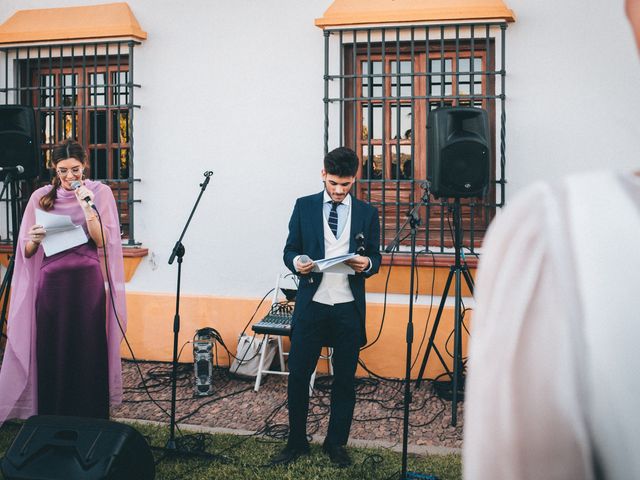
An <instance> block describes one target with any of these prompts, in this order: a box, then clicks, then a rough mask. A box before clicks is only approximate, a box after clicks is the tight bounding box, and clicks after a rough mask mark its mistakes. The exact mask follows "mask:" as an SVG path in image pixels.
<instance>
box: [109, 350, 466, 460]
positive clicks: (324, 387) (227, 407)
mask: <svg viewBox="0 0 640 480" xmlns="http://www.w3.org/2000/svg"><path fill="white" fill-rule="evenodd" d="M138 365H139V367H140V370H141V372H142V375H143V376H144V378H145V383H146V384H147V389H148V391H149V394H150V395H151V396H152V397H153V399H154V400H155V401H156V402H157V404H158V405H159V406H161V407H162V408H164V410H165V412H163V411H162V410H161V408H160V407H159V406H157V405H156V404H154V403H152V402H151V401H150V400H149V395H148V394H147V393H146V392H145V391H144V389H143V388H142V387H141V377H140V374H139V373H138V370H137V368H136V365H135V364H134V363H133V362H129V361H124V362H123V382H124V401H123V403H122V405H120V406H118V407H113V408H112V410H111V415H112V418H113V419H116V420H117V419H125V418H126V419H141V420H151V421H156V422H160V423H166V424H169V410H170V406H171V402H170V400H171V387H170V378H171V364H170V363H155V362H153V363H152V362H141V363H139V364H138ZM178 377H179V378H178V382H177V385H178V387H177V390H176V398H177V402H176V420H177V421H178V422H179V423H185V424H190V425H202V426H205V427H211V428H230V429H234V430H246V431H252V432H260V433H266V434H269V435H272V436H276V437H279V438H284V436H285V435H286V425H287V408H286V398H287V379H286V377H285V376H280V375H266V376H265V377H263V381H262V385H261V386H260V389H259V391H258V392H255V391H254V390H253V385H254V381H253V380H247V379H240V378H231V377H230V376H229V373H228V370H225V369H221V368H220V369H218V368H216V369H214V378H213V382H212V383H213V386H214V388H213V394H212V395H211V396H206V397H195V396H194V387H193V385H194V380H193V368H192V365H190V364H181V365H180V368H179V375H178ZM330 381H331V379H330V377H324V376H319V377H318V378H317V379H316V384H315V390H314V394H313V396H312V397H311V402H310V412H309V426H308V433H309V434H311V435H314V436H316V438H317V437H318V436H319V437H320V438H322V437H323V436H324V434H325V432H326V429H327V424H328V413H329V393H328V386H329V384H330ZM412 393H413V401H412V403H411V408H410V414H409V425H410V426H409V445H414V446H426V447H445V448H446V449H450V448H454V449H459V448H461V447H462V423H463V415H464V408H463V403H462V402H460V403H459V404H458V422H457V426H456V427H452V426H451V425H450V424H451V402H450V401H448V400H442V399H441V398H439V397H438V396H436V395H434V394H433V389H432V387H431V384H429V383H428V382H425V383H423V385H422V386H421V388H420V389H417V390H416V389H413V391H412ZM403 397H404V388H403V386H402V383H401V382H399V381H393V380H375V379H372V378H367V379H360V380H359V381H358V387H357V402H356V408H355V412H354V422H353V425H352V427H351V436H350V438H351V439H353V440H362V441H373V442H377V443H378V444H380V445H385V446H389V448H393V447H398V446H402V433H403V418H404V412H403Z"/></svg>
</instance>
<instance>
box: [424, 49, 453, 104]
mask: <svg viewBox="0 0 640 480" xmlns="http://www.w3.org/2000/svg"><path fill="white" fill-rule="evenodd" d="M452 71H453V62H452V61H451V59H450V58H436V59H433V60H429V72H430V73H431V74H432V75H429V80H430V81H429V92H430V94H431V95H433V96H443V95H447V96H448V95H453V76H452V75H445V73H450V72H452Z"/></svg>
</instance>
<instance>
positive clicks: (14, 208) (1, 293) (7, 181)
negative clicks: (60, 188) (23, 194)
mask: <svg viewBox="0 0 640 480" xmlns="http://www.w3.org/2000/svg"><path fill="white" fill-rule="evenodd" d="M18 181H19V179H18V177H17V176H14V174H13V173H12V172H9V173H7V175H6V177H5V178H4V181H3V183H4V187H3V188H2V192H1V193H0V198H2V196H3V195H4V192H5V190H7V189H8V195H9V203H10V205H11V238H12V243H13V254H11V255H10V256H9V264H8V265H7V271H6V272H5V274H4V278H3V279H2V285H0V298H2V310H1V311H0V340H2V337H5V338H6V337H7V336H6V335H5V334H4V333H3V326H4V325H5V324H6V321H7V307H8V306H9V293H10V290H11V281H12V280H13V271H14V267H15V259H16V254H17V251H16V248H17V245H18V232H19V230H20V229H19V226H18V217H19V214H18V186H17V183H18Z"/></svg>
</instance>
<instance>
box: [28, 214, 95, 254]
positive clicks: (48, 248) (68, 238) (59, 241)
mask: <svg viewBox="0 0 640 480" xmlns="http://www.w3.org/2000/svg"><path fill="white" fill-rule="evenodd" d="M36 223H37V224H38V225H42V226H43V227H44V229H45V231H46V232H47V234H46V235H45V236H44V240H43V241H42V248H43V249H44V254H45V255H46V256H47V257H50V256H51V255H55V254H56V253H59V252H62V251H64V250H68V249H69V248H71V247H75V246H77V245H82V244H83V243H87V240H88V238H87V234H86V233H84V229H83V228H82V227H81V226H80V225H74V224H73V222H72V221H71V217H70V216H69V215H56V214H55V213H49V212H45V211H44V210H40V209H36Z"/></svg>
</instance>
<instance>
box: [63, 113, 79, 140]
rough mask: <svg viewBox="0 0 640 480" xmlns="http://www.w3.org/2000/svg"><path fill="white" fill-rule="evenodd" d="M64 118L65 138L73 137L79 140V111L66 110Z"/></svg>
mask: <svg viewBox="0 0 640 480" xmlns="http://www.w3.org/2000/svg"><path fill="white" fill-rule="evenodd" d="M62 118H63V129H64V138H71V139H73V140H77V139H78V113H77V112H76V113H72V112H64V113H63V114H62Z"/></svg>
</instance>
